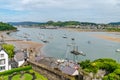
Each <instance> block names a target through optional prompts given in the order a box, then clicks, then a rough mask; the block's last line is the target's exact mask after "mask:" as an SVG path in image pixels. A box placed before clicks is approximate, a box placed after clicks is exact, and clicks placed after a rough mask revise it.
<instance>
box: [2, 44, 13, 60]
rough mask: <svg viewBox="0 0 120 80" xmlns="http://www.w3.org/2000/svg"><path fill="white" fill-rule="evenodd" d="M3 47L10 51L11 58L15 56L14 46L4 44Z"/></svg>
mask: <svg viewBox="0 0 120 80" xmlns="http://www.w3.org/2000/svg"><path fill="white" fill-rule="evenodd" d="M2 48H3V49H4V50H5V51H6V52H7V53H8V56H9V58H10V59H11V58H13V57H14V46H13V45H11V44H2Z"/></svg>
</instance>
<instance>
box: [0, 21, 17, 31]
mask: <svg viewBox="0 0 120 80" xmlns="http://www.w3.org/2000/svg"><path fill="white" fill-rule="evenodd" d="M16 29H17V28H15V27H13V26H12V25H10V24H7V23H3V22H0V31H5V30H16Z"/></svg>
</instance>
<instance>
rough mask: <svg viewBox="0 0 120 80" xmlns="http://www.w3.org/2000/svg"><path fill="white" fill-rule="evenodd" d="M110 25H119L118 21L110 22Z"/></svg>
mask: <svg viewBox="0 0 120 80" xmlns="http://www.w3.org/2000/svg"><path fill="white" fill-rule="evenodd" d="M109 24H110V25H120V22H111V23H109Z"/></svg>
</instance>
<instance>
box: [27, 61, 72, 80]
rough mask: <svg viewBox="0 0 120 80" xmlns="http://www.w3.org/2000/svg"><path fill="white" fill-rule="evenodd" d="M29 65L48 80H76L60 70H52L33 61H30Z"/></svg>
mask: <svg viewBox="0 0 120 80" xmlns="http://www.w3.org/2000/svg"><path fill="white" fill-rule="evenodd" d="M28 63H29V64H31V65H32V68H33V70H35V71H37V72H39V73H40V74H42V75H43V76H45V77H46V78H48V80H71V79H72V78H74V77H72V76H69V75H66V74H63V73H62V72H61V71H59V70H55V69H52V68H50V67H47V66H45V65H42V64H38V63H36V62H33V61H28Z"/></svg>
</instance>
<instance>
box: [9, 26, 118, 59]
mask: <svg viewBox="0 0 120 80" xmlns="http://www.w3.org/2000/svg"><path fill="white" fill-rule="evenodd" d="M18 30H19V31H17V32H13V33H11V34H10V36H12V37H15V38H17V39H22V40H25V39H26V38H27V40H32V41H35V42H39V43H43V44H45V47H44V48H43V52H44V54H45V55H46V56H50V57H56V58H61V59H65V58H66V57H67V58H69V59H73V55H72V54H71V53H70V51H71V50H72V47H71V46H70V45H69V46H67V45H68V44H71V43H74V44H75V45H77V46H78V51H82V52H83V54H86V56H82V55H79V56H78V60H85V59H90V60H95V59H98V58H112V59H115V60H117V61H120V60H119V58H120V52H116V51H115V50H116V49H120V42H113V41H110V40H104V39H101V38H98V37H95V36H94V35H97V34H98V35H106V36H114V37H120V35H115V34H113V33H107V32H73V31H68V30H61V29H40V28H18ZM64 36H66V38H63V37H64ZM71 38H74V42H73V40H71ZM41 39H46V40H48V41H49V42H48V43H44V42H42V41H41ZM66 54H67V55H66Z"/></svg>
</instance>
